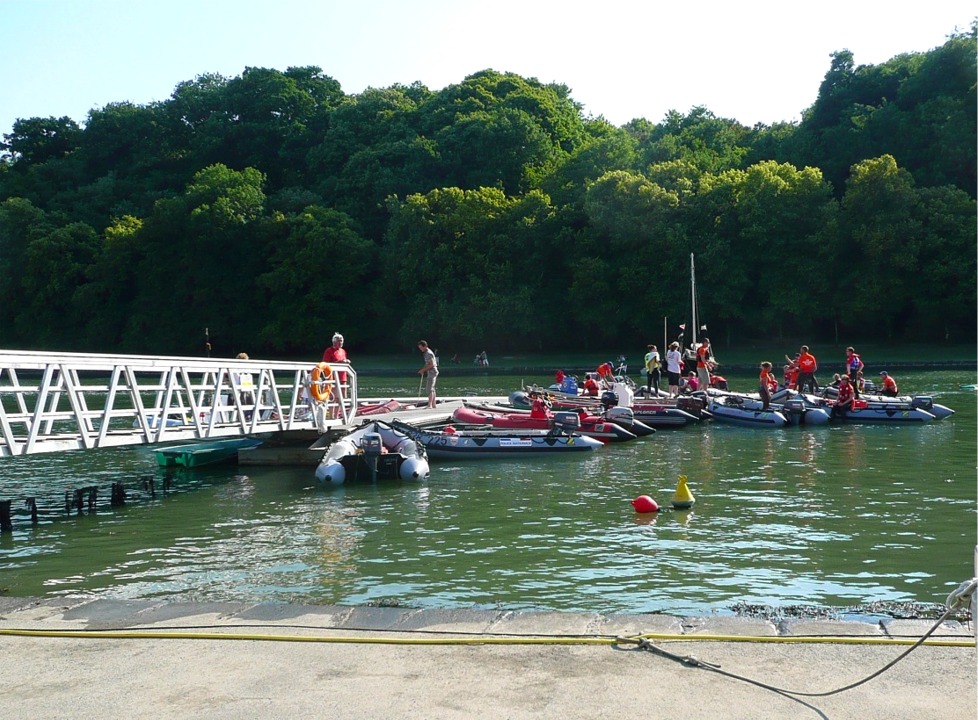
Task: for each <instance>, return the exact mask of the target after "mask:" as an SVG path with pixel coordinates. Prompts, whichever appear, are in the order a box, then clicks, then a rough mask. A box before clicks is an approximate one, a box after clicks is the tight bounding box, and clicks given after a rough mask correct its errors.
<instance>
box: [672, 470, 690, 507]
mask: <svg viewBox="0 0 978 720" xmlns="http://www.w3.org/2000/svg"><path fill="white" fill-rule="evenodd" d="M694 502H696V498H694V497H693V493H691V492H690V491H689V487H688V486H687V485H686V476H685V475H680V476H679V484H678V485H676V492H675V494H674V495H673V496H672V506H673V507H674V508H676V509H677V510H687V509H689V508H691V507H693V503H694Z"/></svg>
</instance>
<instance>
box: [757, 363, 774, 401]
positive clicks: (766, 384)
mask: <svg viewBox="0 0 978 720" xmlns="http://www.w3.org/2000/svg"><path fill="white" fill-rule="evenodd" d="M772 367H773V366H772V365H771V363H769V362H767V361H766V360H765V361H764V362H762V363H761V374H760V376H759V377H758V378H757V389H758V391H759V392H760V393H761V402H762V403H763V407H762V409H763V410H767V409H768V408H769V407H771V391H772V390H773V389H774V388H776V387H777V386H778V381H777V380H776V379H775V378H774V373H772V372H771V368H772Z"/></svg>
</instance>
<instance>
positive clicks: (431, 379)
mask: <svg viewBox="0 0 978 720" xmlns="http://www.w3.org/2000/svg"><path fill="white" fill-rule="evenodd" d="M418 350H420V351H421V356H422V358H423V359H424V367H423V368H421V369H420V370H418V375H421V376H422V377H424V375H425V373H427V374H428V407H429V408H432V409H433V408H434V407H435V385H436V384H437V383H438V358H436V357H435V353H434V352H433V351H432V350H431V349H430V348H429V347H428V341H427V340H418Z"/></svg>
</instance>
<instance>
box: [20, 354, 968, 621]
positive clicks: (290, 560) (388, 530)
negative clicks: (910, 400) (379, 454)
mask: <svg viewBox="0 0 978 720" xmlns="http://www.w3.org/2000/svg"><path fill="white" fill-rule="evenodd" d="M527 380H528V381H537V382H541V383H543V382H545V381H546V380H547V379H546V378H527ZM899 381H900V385H901V389H903V390H904V391H906V392H915V393H920V394H932V395H934V396H935V397H936V399H937V401H938V402H941V403H942V404H944V405H948V406H950V407H952V408H953V409H954V410H955V411H956V414H955V415H954V416H952V417H951V418H949V419H947V420H944V421H939V422H934V423H930V424H928V425H922V426H919V427H884V426H879V427H873V426H831V427H820V428H789V429H784V430H777V431H769V430H756V429H745V428H738V427H733V426H726V425H716V424H711V423H705V424H703V425H701V426H694V427H690V428H685V429H681V430H671V431H659V432H658V433H656V434H655V435H653V436H651V437H648V438H640V439H638V440H635V441H632V442H629V443H622V444H617V445H610V446H606V447H604V448H602V449H600V450H598V451H597V452H595V453H594V454H593V455H591V456H590V457H586V458H582V457H580V456H576V457H574V458H559V457H552V458H544V459H534V460H532V461H525V460H524V461H498V462H495V461H493V462H490V461H470V462H452V461H448V462H444V461H443V462H441V463H439V462H438V461H437V460H436V461H432V473H431V477H430V479H429V480H428V481H427V482H424V483H420V484H418V483H410V482H386V483H379V484H376V485H372V484H369V483H361V484H352V483H351V484H347V485H346V486H344V487H341V488H337V489H328V488H323V487H322V486H320V485H319V484H318V483H317V481H316V480H315V478H314V476H313V468H254V467H247V468H245V467H242V468H234V467H231V468H223V469H209V470H208V469H204V470H198V471H184V473H183V474H178V475H176V476H175V477H174V478H173V480H172V483H170V484H169V485H168V486H167V487H166V488H164V475H163V471H162V469H160V468H158V467H157V466H156V461H155V457H154V455H153V453H152V452H151V451H150V450H149V449H146V448H139V449H109V450H100V451H88V452H75V453H62V454H57V455H39V456H31V457H26V458H8V459H3V460H0V500H2V499H13V501H14V510H15V517H14V530H13V532H8V533H4V534H3V535H0V594H5V595H11V596H49V597H54V596H72V597H79V596H82V597H89V598H113V599H136V598H143V599H155V600H173V601H238V602H302V603H336V604H349V605H358V604H367V603H373V604H399V605H403V606H412V607H423V608H480V609H491V608H505V609H528V610H555V611H584V612H603V613H609V612H623V613H639V612H662V613H668V614H674V615H679V614H697V615H705V614H713V613H719V614H725V613H729V612H731V609H732V608H733V607H734V606H735V605H736V604H738V603H749V604H763V605H770V606H775V607H783V606H788V605H798V604H802V605H814V606H819V607H825V608H833V609H839V608H854V607H857V606H860V605H864V604H868V603H873V602H877V601H883V602H894V603H899V602H921V603H939V602H943V600H944V598H945V597H946V596H947V594H948V593H949V592H950V591H951V590H953V589H954V588H955V587H957V585H958V584H959V583H960V582H961V581H962V580H965V579H968V578H970V577H972V576H973V574H974V572H975V571H974V567H973V557H974V548H975V543H976V535H978V533H976V522H978V520H976V518H978V512H976V461H978V442H976V439H978V425H976V399H975V393H974V392H973V391H965V390H961V389H960V385H962V384H965V383H973V382H975V378H974V373H973V372H957V371H940V372H916V373H911V372H908V373H902V374H901V376H900V377H899ZM738 382H739V385H738ZM518 384H519V382H518V380H516V379H515V378H513V377H507V376H483V377H466V378H457V379H453V378H451V377H449V376H448V373H445V374H443V376H442V378H441V380H440V385H441V391H442V393H443V394H446V395H448V394H456V393H472V394H482V395H500V394H506V393H507V392H508V391H510V390H512V389H515V388H516V387H517V386H518ZM750 384H751V381H750V380H748V379H744V380H742V381H734V382H733V383H732V385H733V387H738V386H742V387H746V386H748V385H750ZM416 393H417V387H416V386H415V385H414V381H413V380H412V379H411V378H410V377H408V378H406V379H404V380H397V379H389V378H372V377H361V393H360V394H361V396H362V397H370V396H384V397H391V396H398V395H400V396H404V395H415V394H416ZM681 474H682V475H686V476H687V477H688V479H689V487H690V490H691V491H692V492H693V494H694V495H695V497H696V503H695V505H694V506H693V508H692V509H691V510H688V511H676V510H672V509H671V508H670V509H668V510H666V511H663V512H661V513H659V514H657V515H654V516H637V515H636V514H635V513H634V511H633V510H632V507H631V505H630V502H629V501H630V500H631V499H632V498H634V497H636V496H638V495H651V496H652V497H653V498H655V499H656V500H657V501H658V502H659V504H660V505H664V506H666V507H667V508H668V507H669V505H670V502H669V501H670V499H671V497H672V493H673V492H674V491H675V488H676V481H677V478H678V476H679V475H681ZM151 480H152V482H150V481H151ZM117 482H123V483H125V485H126V487H127V493H128V495H129V502H128V504H127V505H126V506H125V507H124V508H110V507H108V506H107V504H106V503H105V502H104V500H106V499H107V498H108V496H109V489H110V487H111V485H112V484H113V483H117ZM85 486H98V487H99V488H100V491H99V497H100V504H99V505H98V508H99V509H98V510H97V512H95V513H89V512H88V510H87V509H83V510H82V512H80V513H79V511H77V510H76V509H74V508H72V509H71V510H70V511H69V512H66V508H65V495H66V490H68V491H70V490H72V489H74V488H79V487H85ZM28 496H36V497H37V498H38V503H39V505H40V506H41V507H40V522H39V524H38V525H37V526H32V525H31V524H30V522H29V516H28V515H27V514H26V512H27V511H26V509H25V508H24V506H23V501H24V498H26V497H28Z"/></svg>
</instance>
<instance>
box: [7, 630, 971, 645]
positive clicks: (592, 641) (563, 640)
mask: <svg viewBox="0 0 978 720" xmlns="http://www.w3.org/2000/svg"><path fill="white" fill-rule="evenodd" d="M0 636H9V637H47V638H89V639H101V640H258V641H268V642H314V643H353V644H366V645H369V644H374V645H621V644H624V643H636V644H637V643H638V641H639V640H642V639H645V640H661V641H672V642H690V641H712V642H756V643H811V644H814V643H835V644H839V645H913V644H915V643H918V642H919V639H917V640H915V639H912V638H873V637H852V636H845V637H825V636H804V635H799V636H781V635H777V636H751V635H707V634H702V635H676V634H671V633H643V634H641V635H636V636H633V637H620V638H611V637H519V638H514V637H484V636H479V637H448V638H402V637H360V636H350V637H346V636H321V635H270V634H251V633H219V632H180V631H174V632H169V631H168V632H163V631H158V630H93V631H88V630H26V629H0ZM921 644H922V645H930V646H935V647H973V646H974V645H975V641H974V640H933V639H927V640H925V641H924V642H923V643H921Z"/></svg>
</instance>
